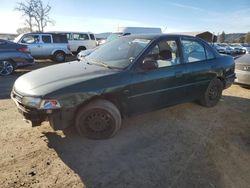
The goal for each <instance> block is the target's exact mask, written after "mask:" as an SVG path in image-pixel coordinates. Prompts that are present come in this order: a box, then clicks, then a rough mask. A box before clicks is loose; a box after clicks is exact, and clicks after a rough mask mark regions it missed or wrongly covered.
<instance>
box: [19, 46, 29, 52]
mask: <svg viewBox="0 0 250 188" xmlns="http://www.w3.org/2000/svg"><path fill="white" fill-rule="evenodd" d="M18 51H19V52H24V53H29V52H30V51H29V48H27V47H23V48H19V49H18Z"/></svg>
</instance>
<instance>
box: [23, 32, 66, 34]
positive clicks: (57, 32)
mask: <svg viewBox="0 0 250 188" xmlns="http://www.w3.org/2000/svg"><path fill="white" fill-rule="evenodd" d="M30 34H31V35H42V34H49V35H52V34H53V35H55V34H60V35H62V34H65V33H59V32H31V33H23V34H22V35H30Z"/></svg>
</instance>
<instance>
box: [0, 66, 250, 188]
mask: <svg viewBox="0 0 250 188" xmlns="http://www.w3.org/2000/svg"><path fill="white" fill-rule="evenodd" d="M48 65H49V64H48ZM37 67H39V65H37ZM25 71H28V70H22V71H21V72H18V73H17V74H16V75H12V76H8V77H4V78H3V77H2V78H0V147H1V149H0V187H58V188H59V187H60V188H62V187H88V188H92V187H98V188H99V187H105V188H119V187H131V188H132V187H133V188H134V187H150V188H151V187H157V188H158V187H171V188H175V187H176V188H177V187H185V188H187V187H192V188H193V187H197V188H209V187H210V188H220V187H223V188H245V187H246V188H247V187H250V89H246V88H242V87H240V86H238V85H233V86H232V87H230V88H229V89H227V90H225V91H224V92H223V97H222V99H221V101H220V102H219V104H218V105H217V106H216V107H214V108H204V107H202V106H200V105H198V104H196V103H186V104H181V105H177V106H173V107H170V108H166V109H163V110H159V111H155V112H151V113H146V114H142V115H139V116H134V117H131V118H129V119H126V120H125V121H124V122H123V126H122V129H121V130H120V131H119V132H118V134H117V135H116V136H115V137H113V138H111V139H108V140H101V141H95V140H88V139H86V138H81V137H79V136H78V135H77V134H76V132H75V130H74V129H73V128H70V129H67V130H66V131H65V132H62V131H53V130H52V129H51V128H50V126H49V124H48V123H44V124H43V125H42V126H41V127H36V128H32V127H31V125H29V124H27V123H25V122H24V121H23V120H22V116H21V115H20V114H19V113H18V112H17V109H16V107H15V104H14V102H12V101H11V100H10V99H9V92H10V90H11V87H12V84H13V83H14V81H15V79H16V78H17V77H18V76H19V75H20V74H22V73H23V72H25Z"/></svg>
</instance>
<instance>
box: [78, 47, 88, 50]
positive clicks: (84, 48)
mask: <svg viewBox="0 0 250 188" xmlns="http://www.w3.org/2000/svg"><path fill="white" fill-rule="evenodd" d="M86 49H87V48H86V47H85V46H79V47H78V49H77V51H80V50H86Z"/></svg>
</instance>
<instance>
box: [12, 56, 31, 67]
mask: <svg viewBox="0 0 250 188" xmlns="http://www.w3.org/2000/svg"><path fill="white" fill-rule="evenodd" d="M14 61H15V62H16V68H19V67H25V66H31V65H34V64H35V61H34V58H33V57H31V56H30V57H27V58H20V59H14Z"/></svg>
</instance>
